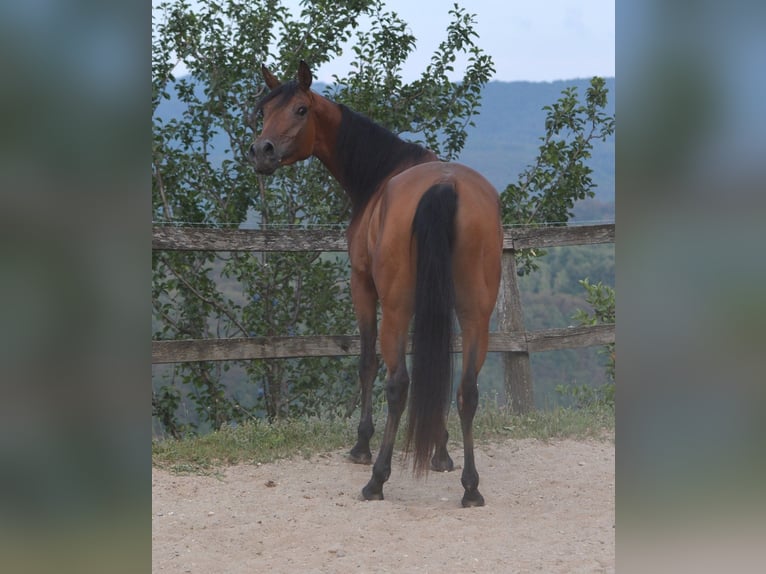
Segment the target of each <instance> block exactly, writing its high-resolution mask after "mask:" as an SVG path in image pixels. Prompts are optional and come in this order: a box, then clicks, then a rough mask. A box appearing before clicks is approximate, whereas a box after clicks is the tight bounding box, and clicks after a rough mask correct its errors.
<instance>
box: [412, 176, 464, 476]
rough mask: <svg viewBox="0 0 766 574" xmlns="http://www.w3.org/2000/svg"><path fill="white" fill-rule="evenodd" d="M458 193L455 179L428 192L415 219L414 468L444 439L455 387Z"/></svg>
mask: <svg viewBox="0 0 766 574" xmlns="http://www.w3.org/2000/svg"><path fill="white" fill-rule="evenodd" d="M456 212H457V193H456V192H455V187H454V186H453V185H452V184H449V183H439V184H436V185H433V186H432V187H431V188H429V189H428V191H426V193H425V194H424V195H423V197H422V199H421V200H420V203H419V204H418V207H417V210H416V211H415V218H414V220H413V222H412V234H413V236H414V238H415V240H416V242H417V280H416V286H415V325H414V333H413V350H412V377H411V378H412V385H411V389H410V405H409V424H408V427H407V439H406V440H407V450H408V451H409V450H412V452H413V456H414V461H413V462H414V471H415V473H416V474H421V473H423V472H424V471H428V469H429V462H430V458H431V454H432V452H433V450H434V447H435V446H436V444H437V442H438V441H439V440H444V432H445V430H446V429H445V428H444V417H445V414H446V412H447V408H448V406H449V401H450V395H451V388H452V354H451V352H450V351H451V346H452V335H453V311H454V309H455V287H454V283H453V280H452V246H453V243H454V240H455V213H456Z"/></svg>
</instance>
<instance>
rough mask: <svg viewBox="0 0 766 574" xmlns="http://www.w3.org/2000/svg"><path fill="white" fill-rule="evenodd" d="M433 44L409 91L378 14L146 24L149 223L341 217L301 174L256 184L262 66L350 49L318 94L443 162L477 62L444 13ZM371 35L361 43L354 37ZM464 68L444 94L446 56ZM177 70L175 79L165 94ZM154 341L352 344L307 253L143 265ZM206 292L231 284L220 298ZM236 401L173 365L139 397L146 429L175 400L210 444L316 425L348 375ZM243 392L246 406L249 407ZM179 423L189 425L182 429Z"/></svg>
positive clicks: (277, 377) (349, 319)
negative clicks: (245, 426)
mask: <svg viewBox="0 0 766 574" xmlns="http://www.w3.org/2000/svg"><path fill="white" fill-rule="evenodd" d="M450 14H451V15H452V23H451V24H450V26H449V28H448V30H447V33H446V38H445V40H444V41H443V42H442V43H441V45H440V46H439V48H438V49H437V50H436V52H435V54H434V56H433V58H432V60H431V63H430V64H429V66H428V67H427V69H426V70H424V72H423V74H422V76H421V78H420V79H418V80H417V81H415V82H413V83H411V84H405V83H404V82H403V80H402V79H401V66H402V64H403V62H404V61H405V60H406V58H407V57H408V55H409V54H411V52H412V50H413V49H414V46H415V39H414V38H413V37H412V36H411V35H410V34H409V33H407V31H406V25H405V23H404V22H403V21H402V20H401V19H400V18H398V17H397V16H396V15H395V14H393V13H390V12H388V11H387V10H386V9H385V5H384V2H382V1H381V0H357V1H348V2H337V0H311V1H309V0H306V1H304V2H301V11H300V14H299V15H297V17H293V16H292V15H291V14H290V13H289V11H288V10H287V9H286V8H285V7H284V6H283V5H282V4H281V2H279V1H278V0H266V1H262V2H243V1H240V0H229V1H227V2H225V3H218V2H215V1H214V0H206V1H202V2H199V3H198V7H196V8H194V9H192V8H191V6H190V5H189V4H188V3H187V2H185V1H184V0H175V1H173V2H167V3H164V4H162V5H161V6H160V8H159V10H158V11H155V12H154V20H153V37H152V109H153V117H152V133H153V146H152V176H153V177H152V216H153V219H154V220H155V221H162V222H167V223H168V224H179V225H205V226H224V225H225V226H238V225H241V224H242V223H244V222H246V221H247V222H251V223H255V224H257V225H261V226H264V227H265V226H276V227H279V226H291V227H294V226H309V225H319V224H321V225H337V224H340V223H342V222H345V221H346V220H347V217H348V208H349V205H348V201H347V199H346V197H345V195H344V194H343V193H342V192H341V190H340V188H339V187H338V185H337V184H336V183H335V181H334V180H332V179H331V178H330V176H329V174H327V173H326V171H325V170H324V169H323V167H322V166H321V165H320V164H319V162H316V161H307V162H303V163H302V164H300V165H296V166H290V167H287V168H283V169H282V170H280V171H279V172H278V173H277V174H276V175H274V176H270V177H268V178H264V177H262V176H258V175H257V174H255V172H254V171H253V169H252V166H251V165H250V163H249V161H248V160H247V155H246V150H247V148H248V146H249V145H250V143H251V141H252V137H253V135H252V133H250V132H249V130H248V129H247V128H246V126H247V123H248V122H247V118H248V117H249V115H250V112H251V111H252V109H253V107H254V104H255V102H256V100H257V98H258V97H259V96H260V95H262V94H263V93H264V86H263V84H262V79H261V76H260V72H259V66H260V63H261V62H266V63H268V64H269V65H270V67H271V68H272V70H275V71H278V72H279V75H281V76H282V77H291V76H292V75H294V72H295V70H296V68H297V63H298V61H299V60H300V59H304V60H306V61H307V62H309V64H310V65H312V66H314V67H316V66H317V65H319V64H321V63H323V62H326V61H328V60H330V59H331V58H333V57H335V56H337V55H339V54H340V52H341V49H342V44H343V42H344V41H346V40H348V39H351V38H353V37H354V34H355V43H354V46H353V48H352V50H353V52H354V57H355V60H354V64H353V69H352V71H351V73H350V74H349V75H348V77H344V78H336V82H337V85H336V88H335V90H334V91H333V92H332V93H328V95H330V96H331V97H332V98H333V99H335V100H336V101H340V102H342V103H346V104H347V105H349V106H351V107H353V108H355V109H356V110H358V111H361V112H362V113H365V114H367V115H368V116H370V117H371V118H373V119H374V120H376V121H378V122H380V123H382V124H383V125H386V126H387V127H389V128H390V129H391V130H392V131H394V132H396V133H405V132H407V133H410V134H417V137H420V138H422V141H423V142H424V143H425V144H426V145H428V146H429V147H431V148H432V149H434V151H436V152H437V153H439V154H440V155H442V157H444V158H453V157H455V156H456V155H457V153H458V152H459V151H460V149H461V148H462V146H463V144H464V143H465V137H466V127H467V126H468V125H470V123H471V117H472V116H473V115H474V114H475V113H476V112H477V110H478V106H479V103H480V94H481V88H482V87H483V85H484V84H485V83H486V82H487V81H488V80H489V78H490V76H491V74H492V73H493V71H494V70H493V67H492V61H491V59H490V58H489V57H488V56H486V55H485V54H484V53H483V52H482V51H481V50H480V49H479V48H478V47H477V46H476V44H475V43H474V42H475V39H476V38H477V34H476V32H475V31H474V29H473V27H474V25H475V19H474V17H473V16H472V15H470V14H468V13H466V12H465V10H463V9H462V8H460V7H458V6H457V5H455V6H454V7H453V8H452V9H451V10H450ZM362 15H368V16H369V17H370V18H371V19H372V25H371V26H370V28H369V29H368V30H366V31H360V30H358V28H357V23H358V21H359V18H360V17H361V16H362ZM460 53H465V54H467V55H468V56H469V63H468V65H467V67H466V70H465V72H464V75H463V78H462V80H461V81H460V82H452V81H450V80H449V79H448V77H447V74H448V73H449V72H451V71H452V64H453V62H454V61H455V60H456V56H457V55H458V54H460ZM179 62H183V63H184V64H185V65H186V67H187V69H188V70H189V75H188V76H186V77H182V78H175V77H174V74H173V70H174V69H175V66H176V65H177V64H178V63H179ZM171 93H173V94H174V95H175V97H176V98H177V99H178V100H179V101H180V102H181V103H182V104H183V105H184V111H183V114H182V116H181V117H180V118H173V119H166V118H162V117H161V116H160V114H158V113H157V110H158V107H159V105H160V102H162V101H163V100H167V99H169V98H170V95H171ZM152 266H153V284H152V294H153V325H154V328H153V331H154V333H153V334H154V337H155V338H172V339H178V338H208V337H232V336H253V335H302V334H329V333H333V334H337V333H348V332H352V331H353V330H354V323H353V315H352V312H351V309H352V306H351V303H350V301H349V293H348V289H347V287H346V285H347V277H348V270H347V266H346V263H345V261H344V259H343V258H340V257H329V256H327V255H323V254H321V253H301V254H258V255H254V254H248V255H242V254H221V253H185V252H184V253H180V252H162V253H155V255H154V257H153V262H152ZM222 280H224V281H225V280H236V282H237V284H238V285H239V287H238V288H237V289H238V290H237V291H236V292H229V291H227V292H224V291H223V290H222V289H221V287H220V286H221V284H222ZM241 366H242V367H243V369H244V372H245V373H246V377H247V382H246V383H245V386H244V387H240V388H238V389H232V388H231V387H227V385H225V384H224V383H223V381H222V378H223V375H224V373H225V372H226V371H227V370H228V369H229V365H227V364H221V363H191V364H178V365H175V366H174V368H173V372H172V375H171V376H170V380H169V382H167V383H166V384H165V385H163V386H162V387H161V388H160V389H158V390H157V392H156V393H155V401H153V404H154V407H155V414H156V415H157V416H158V419H159V420H160V422H161V424H163V425H164V426H165V428H167V429H168V430H169V431H170V432H173V433H176V434H178V433H179V432H180V429H183V428H185V427H184V424H185V423H180V422H179V421H178V420H176V417H177V413H174V412H172V411H173V409H175V408H177V405H178V397H179V396H180V394H181V391H183V393H184V394H185V395H186V396H189V397H191V399H192V400H193V402H194V405H195V408H196V411H197V412H196V415H197V420H196V421H191V423H193V424H195V425H197V426H198V427H199V426H204V427H211V428H220V427H221V426H222V425H224V424H227V423H229V422H231V421H238V420H242V419H244V418H246V417H249V416H256V415H259V414H261V413H263V414H265V415H266V416H267V417H268V418H270V419H275V418H279V417H284V416H289V415H291V414H306V413H319V412H321V411H322V409H323V408H326V407H327V405H338V404H348V403H349V402H350V401H351V402H352V401H353V398H354V396H355V393H356V368H357V367H356V360H355V359H353V358H352V359H329V358H318V359H301V360H289V361H286V360H273V361H249V362H244V363H243V364H242V365H241ZM253 389H255V391H253ZM191 423H190V424H191Z"/></svg>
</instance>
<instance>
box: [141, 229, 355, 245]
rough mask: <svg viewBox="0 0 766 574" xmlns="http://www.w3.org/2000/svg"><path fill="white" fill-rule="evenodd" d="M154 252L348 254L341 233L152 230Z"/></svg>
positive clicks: (310, 230)
mask: <svg viewBox="0 0 766 574" xmlns="http://www.w3.org/2000/svg"><path fill="white" fill-rule="evenodd" d="M152 249H154V250H165V251H346V235H345V233H344V232H343V231H342V230H340V229H279V230H277V229H210V228H193V227H162V226H154V227H153V228H152Z"/></svg>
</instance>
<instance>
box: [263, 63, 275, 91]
mask: <svg viewBox="0 0 766 574" xmlns="http://www.w3.org/2000/svg"><path fill="white" fill-rule="evenodd" d="M261 74H263V79H264V81H265V82H266V85H267V86H268V87H269V89H270V90H273V89H274V88H276V87H278V86H279V80H277V79H276V77H274V74H272V73H271V72H270V71H269V69H268V68H267V67H266V64H261Z"/></svg>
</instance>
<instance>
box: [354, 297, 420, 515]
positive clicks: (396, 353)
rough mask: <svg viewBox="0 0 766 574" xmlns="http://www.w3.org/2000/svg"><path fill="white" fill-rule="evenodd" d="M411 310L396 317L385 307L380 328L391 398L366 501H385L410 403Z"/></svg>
mask: <svg viewBox="0 0 766 574" xmlns="http://www.w3.org/2000/svg"><path fill="white" fill-rule="evenodd" d="M410 315H411V313H409V314H408V313H406V312H400V313H397V314H395V315H394V316H392V313H388V314H387V313H386V310H385V309H384V310H383V319H382V323H381V329H380V347H381V353H382V355H383V360H384V361H385V363H386V367H387V369H388V377H387V378H386V399H387V401H388V416H387V417H386V428H385V430H384V432H383V440H382V442H381V444H380V452H379V453H378V458H377V459H375V464H374V465H373V467H372V477H370V481H369V482H368V483H367V485H366V486H365V487H364V488H363V489H362V496H363V497H364V498H365V500H383V484H384V483H385V482H386V481H387V480H388V478H389V476H391V457H392V455H393V452H394V441H395V440H396V432H397V430H398V428H399V421H400V420H401V417H402V413H403V412H404V408H405V406H406V405H407V394H408V392H409V386H410V377H409V375H408V374H407V363H406V361H405V349H406V343H407V327H408V325H409V317H410Z"/></svg>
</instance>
